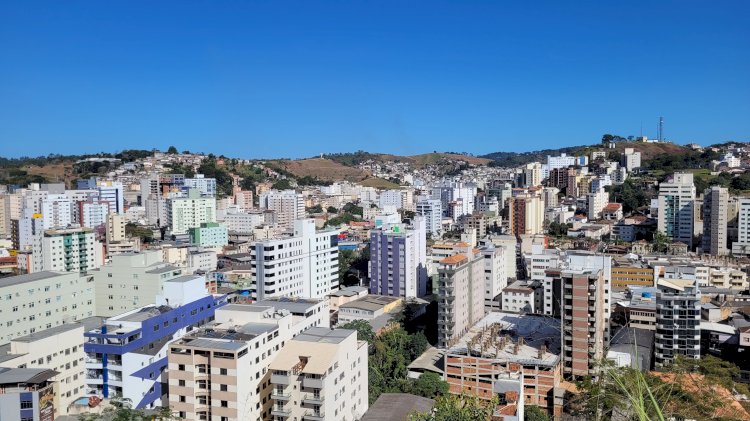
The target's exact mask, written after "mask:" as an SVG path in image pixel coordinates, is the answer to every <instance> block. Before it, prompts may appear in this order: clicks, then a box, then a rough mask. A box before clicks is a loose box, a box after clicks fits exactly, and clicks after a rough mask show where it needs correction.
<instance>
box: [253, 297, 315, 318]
mask: <svg viewBox="0 0 750 421" xmlns="http://www.w3.org/2000/svg"><path fill="white" fill-rule="evenodd" d="M319 303H320V300H313V299H309V298H295V299H293V298H285V297H281V298H267V299H265V300H261V301H257V302H255V304H256V305H259V306H266V307H273V308H275V309H276V310H289V312H290V313H292V314H305V313H307V312H308V311H309V310H310V309H311V308H313V307H315V306H316V305H318V304H319Z"/></svg>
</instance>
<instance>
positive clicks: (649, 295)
mask: <svg viewBox="0 0 750 421" xmlns="http://www.w3.org/2000/svg"><path fill="white" fill-rule="evenodd" d="M641 297H643V298H651V297H653V294H652V293H651V292H649V291H646V292H642V293H641Z"/></svg>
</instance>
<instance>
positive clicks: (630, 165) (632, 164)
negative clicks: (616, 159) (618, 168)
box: [621, 148, 641, 172]
mask: <svg viewBox="0 0 750 421" xmlns="http://www.w3.org/2000/svg"><path fill="white" fill-rule="evenodd" d="M621 165H622V166H623V167H625V169H626V170H627V171H628V172H633V170H635V169H636V168H640V167H641V153H640V152H637V151H636V150H635V149H633V148H625V153H624V154H623V155H622V162H621Z"/></svg>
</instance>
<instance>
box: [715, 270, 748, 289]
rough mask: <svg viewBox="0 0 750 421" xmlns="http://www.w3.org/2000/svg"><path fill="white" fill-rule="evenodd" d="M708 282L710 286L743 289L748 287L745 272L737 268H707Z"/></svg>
mask: <svg viewBox="0 0 750 421" xmlns="http://www.w3.org/2000/svg"><path fill="white" fill-rule="evenodd" d="M708 283H709V285H711V286H712V287H717V288H731V289H739V290H745V289H747V287H748V282H747V274H746V273H745V272H743V271H741V270H738V269H730V268H721V269H713V268H712V269H709V272H708Z"/></svg>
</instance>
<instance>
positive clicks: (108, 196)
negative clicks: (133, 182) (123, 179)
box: [96, 180, 125, 214]
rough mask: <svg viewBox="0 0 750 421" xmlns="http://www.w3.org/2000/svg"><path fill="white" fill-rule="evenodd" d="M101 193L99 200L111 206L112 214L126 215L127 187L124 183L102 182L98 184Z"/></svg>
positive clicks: (97, 187)
mask: <svg viewBox="0 0 750 421" xmlns="http://www.w3.org/2000/svg"><path fill="white" fill-rule="evenodd" d="M96 189H97V190H98V192H99V200H100V201H102V202H106V203H107V205H109V212H111V213H119V214H124V213H125V187H124V186H123V185H122V183H119V182H116V181H111V180H102V181H99V182H97V183H96Z"/></svg>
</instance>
